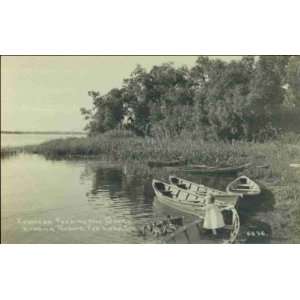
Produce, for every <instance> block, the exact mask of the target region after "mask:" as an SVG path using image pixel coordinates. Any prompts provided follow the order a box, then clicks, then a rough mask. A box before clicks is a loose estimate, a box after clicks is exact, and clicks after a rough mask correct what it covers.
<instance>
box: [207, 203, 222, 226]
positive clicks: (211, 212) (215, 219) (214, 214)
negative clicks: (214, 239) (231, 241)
mask: <svg viewBox="0 0 300 300" xmlns="http://www.w3.org/2000/svg"><path fill="white" fill-rule="evenodd" d="M224 226H225V223H224V219H223V215H222V213H221V211H220V210H219V208H218V207H217V206H216V205H215V204H213V203H211V204H207V205H206V208H205V217H204V224H203V228H205V229H218V228H222V227H224Z"/></svg>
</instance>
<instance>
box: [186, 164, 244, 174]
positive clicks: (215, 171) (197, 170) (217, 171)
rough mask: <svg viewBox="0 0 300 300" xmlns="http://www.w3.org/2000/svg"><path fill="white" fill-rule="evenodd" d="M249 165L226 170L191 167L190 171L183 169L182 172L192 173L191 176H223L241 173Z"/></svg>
mask: <svg viewBox="0 0 300 300" xmlns="http://www.w3.org/2000/svg"><path fill="white" fill-rule="evenodd" d="M249 166H250V164H245V165H242V166H238V167H228V168H212V167H203V166H197V165H192V166H191V167H192V168H191V169H184V170H183V171H184V172H188V173H193V174H207V175H218V174H220V175H223V174H228V175H232V174H236V173H238V172H241V171H243V170H244V169H246V168H248V167H249Z"/></svg>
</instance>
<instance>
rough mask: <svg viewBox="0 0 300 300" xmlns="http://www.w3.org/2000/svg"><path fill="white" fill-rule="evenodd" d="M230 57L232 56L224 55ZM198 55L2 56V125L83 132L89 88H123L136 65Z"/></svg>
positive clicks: (186, 61)
mask: <svg viewBox="0 0 300 300" xmlns="http://www.w3.org/2000/svg"><path fill="white" fill-rule="evenodd" d="M220 58H221V59H223V60H226V61H229V60H232V59H234V58H235V57H233V56H231V57H230V56H223V57H220ZM196 59H197V56H2V57H1V130H10V131H17V130H20V131H82V130H83V128H84V126H85V124H86V123H85V121H84V120H83V118H82V116H81V114H80V108H81V107H86V108H91V104H92V101H91V98H90V97H89V96H88V91H90V90H96V91H99V92H100V93H101V94H104V93H106V92H108V91H109V90H110V89H112V88H115V87H121V86H122V81H123V79H124V78H127V77H128V76H129V75H130V73H131V72H132V71H133V70H134V68H135V67H136V65H137V64H140V65H142V66H143V67H145V68H146V69H147V70H149V69H150V68H151V67H152V66H154V65H159V64H162V63H164V62H174V63H175V65H177V66H181V65H186V66H189V67H190V66H192V65H194V63H195V61H196Z"/></svg>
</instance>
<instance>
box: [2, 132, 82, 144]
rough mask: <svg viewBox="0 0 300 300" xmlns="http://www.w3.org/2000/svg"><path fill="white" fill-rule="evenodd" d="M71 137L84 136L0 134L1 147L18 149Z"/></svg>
mask: <svg viewBox="0 0 300 300" xmlns="http://www.w3.org/2000/svg"><path fill="white" fill-rule="evenodd" d="M72 136H78V137H80V136H84V135H83V134H27V133H26V134H3V133H1V146H2V147H7V146H9V147H15V146H17V147H19V146H26V145H36V144H40V143H43V142H45V141H48V140H54V139H59V138H66V137H72Z"/></svg>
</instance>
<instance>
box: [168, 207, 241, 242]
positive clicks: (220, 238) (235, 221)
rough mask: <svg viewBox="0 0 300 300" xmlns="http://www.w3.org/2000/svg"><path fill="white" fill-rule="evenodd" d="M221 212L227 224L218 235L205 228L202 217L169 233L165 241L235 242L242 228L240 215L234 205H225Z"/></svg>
mask: <svg viewBox="0 0 300 300" xmlns="http://www.w3.org/2000/svg"><path fill="white" fill-rule="evenodd" d="M221 213H222V214H223V216H224V220H225V224H226V225H225V227H224V228H222V229H220V230H219V231H220V232H219V233H218V235H217V236H213V235H212V234H211V233H210V232H207V231H206V230H204V229H203V218H202V217H200V218H198V219H196V220H195V221H193V222H192V223H189V224H187V225H185V226H183V227H180V228H179V229H177V230H176V231H175V232H173V233H171V234H170V235H168V236H167V237H166V238H165V239H164V240H163V242H164V243H168V244H173V243H175V244H187V243H189V244H209V243H214V244H216V243H223V244H224V243H225V244H228V243H234V242H235V241H236V239H237V237H238V234H239V230H240V220H239V215H238V213H237V211H236V209H235V208H233V207H227V208H225V207H224V208H222V209H221Z"/></svg>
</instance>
